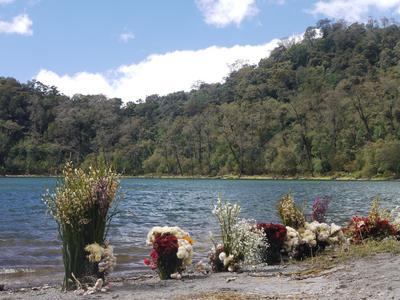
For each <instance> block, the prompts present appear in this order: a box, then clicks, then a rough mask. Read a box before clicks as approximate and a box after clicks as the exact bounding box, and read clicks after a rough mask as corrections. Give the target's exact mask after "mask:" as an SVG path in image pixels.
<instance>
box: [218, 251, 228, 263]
mask: <svg viewBox="0 0 400 300" xmlns="http://www.w3.org/2000/svg"><path fill="white" fill-rule="evenodd" d="M218 258H219V260H220V261H222V262H223V261H224V260H225V258H226V253H225V252H221V253H220V254H219V256H218Z"/></svg>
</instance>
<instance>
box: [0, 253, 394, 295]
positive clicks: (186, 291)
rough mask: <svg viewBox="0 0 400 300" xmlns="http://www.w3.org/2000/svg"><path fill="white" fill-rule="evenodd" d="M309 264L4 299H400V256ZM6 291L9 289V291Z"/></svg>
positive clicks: (37, 291)
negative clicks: (330, 265) (323, 265)
mask: <svg viewBox="0 0 400 300" xmlns="http://www.w3.org/2000/svg"><path fill="white" fill-rule="evenodd" d="M310 267H312V266H311V265H306V264H295V265H288V266H267V267H263V268H258V269H257V270H245V271H244V272H242V273H218V274H201V273H195V272H192V273H188V274H185V276H184V277H183V279H182V280H167V281H160V280H159V279H158V278H157V277H156V276H154V275H150V273H146V274H142V275H140V276H136V277H132V278H113V279H112V280H111V284H112V289H111V290H110V291H109V292H106V293H101V292H99V293H96V294H93V295H87V296H77V295H76V294H75V293H74V292H67V293H64V292H61V291H60V287H59V286H45V287H43V286H42V287H34V288H33V289H32V287H26V288H24V289H23V290H21V289H15V290H6V291H3V292H0V299H10V300H11V299H12V300H14V299H32V300H36V299H49V300H50V299H77V298H78V299H79V298H82V299H178V300H179V299H182V300H183V299H185V300H187V299H239V300H241V299H399V298H400V272H399V269H400V256H395V255H392V254H378V255H375V256H372V257H368V258H364V259H359V260H356V261H351V262H347V263H345V264H339V265H337V266H335V267H333V268H331V269H325V270H319V271H318V272H308V271H310V270H311V269H310ZM5 288H6V289H7V286H6V287H5Z"/></svg>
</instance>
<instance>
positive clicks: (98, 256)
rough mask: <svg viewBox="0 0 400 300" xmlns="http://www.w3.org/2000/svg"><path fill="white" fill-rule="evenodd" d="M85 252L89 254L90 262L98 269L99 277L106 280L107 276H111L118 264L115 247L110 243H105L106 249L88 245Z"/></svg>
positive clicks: (97, 245)
mask: <svg viewBox="0 0 400 300" xmlns="http://www.w3.org/2000/svg"><path fill="white" fill-rule="evenodd" d="M85 251H86V252H88V253H89V255H88V256H87V258H88V260H89V262H91V263H93V264H95V266H96V267H97V272H98V277H99V278H102V279H103V280H104V277H105V275H106V274H107V275H108V274H110V273H111V272H112V271H113V269H114V267H115V265H116V263H117V258H116V257H115V256H114V249H113V247H112V246H111V245H109V244H108V242H106V243H105V245H104V247H102V246H100V245H99V244H97V243H93V244H90V245H87V246H86V247H85Z"/></svg>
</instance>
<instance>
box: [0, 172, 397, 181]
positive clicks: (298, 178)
mask: <svg viewBox="0 0 400 300" xmlns="http://www.w3.org/2000/svg"><path fill="white" fill-rule="evenodd" d="M60 177H61V176H58V175H35V174H25V175H9V174H7V175H0V179H1V178H60ZM121 178H122V179H193V180H197V179H199V180H200V179H205V180H207V179H209V180H210V179H214V180H271V181H275V180H287V181H400V179H397V178H393V177H373V178H355V177H352V176H351V175H350V176H334V175H332V176H272V175H243V176H239V175H221V176H204V175H193V176H189V175H183V176H180V175H156V174H147V175H136V176H132V175H122V176H121Z"/></svg>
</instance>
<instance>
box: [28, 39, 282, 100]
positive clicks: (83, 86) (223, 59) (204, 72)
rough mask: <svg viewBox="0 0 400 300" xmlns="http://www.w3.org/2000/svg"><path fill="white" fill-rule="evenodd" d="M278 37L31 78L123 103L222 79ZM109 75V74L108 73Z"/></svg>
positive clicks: (64, 90) (264, 54)
mask: <svg viewBox="0 0 400 300" xmlns="http://www.w3.org/2000/svg"><path fill="white" fill-rule="evenodd" d="M279 42H280V40H278V39H275V40H272V41H271V42H269V43H266V44H262V45H236V46H233V47H229V48H228V47H218V46H211V47H208V48H205V49H200V50H179V51H173V52H167V53H164V54H153V55H150V56H148V57H147V58H146V59H145V60H143V61H141V62H139V63H134V64H130V65H123V66H120V67H118V68H116V69H115V70H111V71H109V72H105V73H90V72H79V73H76V74H73V75H58V74H57V73H55V72H53V71H50V70H46V69H42V70H40V71H39V73H38V74H37V75H36V76H35V79H36V80H38V81H40V82H42V83H44V84H47V85H54V86H56V87H57V88H58V89H59V90H60V91H61V92H62V93H64V94H66V95H68V96H72V95H74V94H104V95H106V96H108V97H119V98H121V99H123V101H124V102H127V101H136V100H138V99H144V98H145V97H146V96H149V95H152V94H159V95H166V94H168V93H171V92H176V91H181V90H184V91H189V90H191V88H192V87H193V85H194V84H195V83H196V82H198V81H202V82H206V83H215V82H222V81H223V80H224V78H225V77H226V76H227V75H228V74H229V72H230V71H231V65H232V64H234V63H235V62H237V61H245V62H246V63H249V64H256V63H258V62H259V60H260V59H261V58H264V57H267V56H269V54H270V53H271V51H272V50H273V49H274V48H276V47H277V46H278V44H279ZM110 75H111V76H110Z"/></svg>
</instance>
